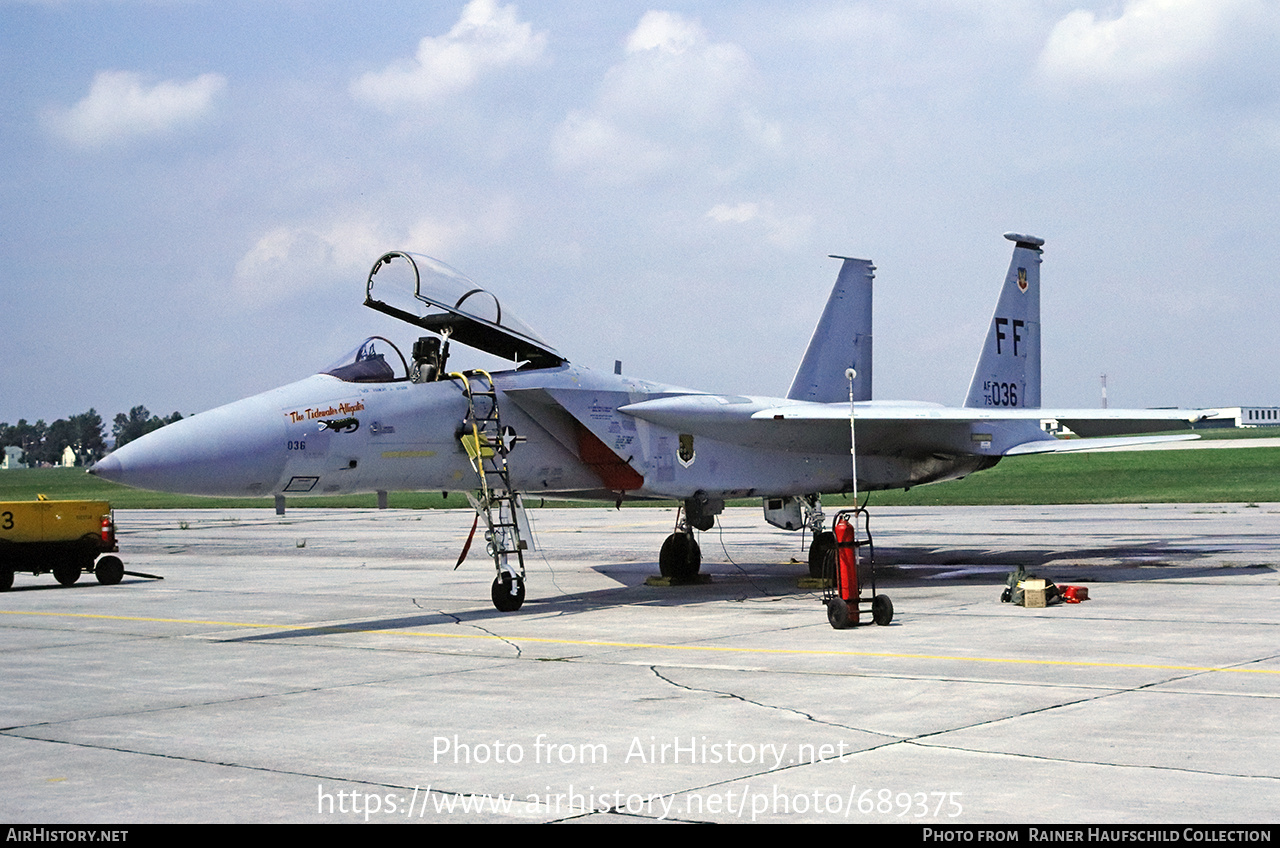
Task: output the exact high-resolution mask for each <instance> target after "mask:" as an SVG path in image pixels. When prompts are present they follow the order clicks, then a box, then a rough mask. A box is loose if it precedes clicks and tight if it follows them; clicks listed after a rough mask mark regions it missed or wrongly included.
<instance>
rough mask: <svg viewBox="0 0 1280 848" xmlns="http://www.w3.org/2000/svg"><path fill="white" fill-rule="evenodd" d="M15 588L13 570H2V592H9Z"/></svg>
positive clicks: (0, 581)
mask: <svg viewBox="0 0 1280 848" xmlns="http://www.w3.org/2000/svg"><path fill="white" fill-rule="evenodd" d="M12 588H13V569H12V568H0V592H7V591H9V590H10V589H12Z"/></svg>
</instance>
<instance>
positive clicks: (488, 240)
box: [233, 197, 516, 301]
mask: <svg viewBox="0 0 1280 848" xmlns="http://www.w3.org/2000/svg"><path fill="white" fill-rule="evenodd" d="M515 214H516V210H515V205H514V203H513V201H512V200H511V199H510V198H508V197H499V198H497V199H495V200H493V201H492V202H491V203H489V204H488V206H487V207H485V208H482V209H480V210H478V211H477V212H476V213H475V214H474V215H473V216H472V217H470V218H465V219H464V218H455V219H449V220H446V219H442V218H436V217H431V216H424V217H421V218H418V219H417V220H415V221H411V222H409V223H407V224H405V225H387V224H383V223H379V222H377V221H376V220H375V218H374V216H373V215H371V214H360V213H357V214H354V215H351V216H349V217H347V218H340V219H335V220H331V221H328V222H323V223H314V224H305V225H291V226H279V227H275V228H273V229H271V230H269V231H267V232H266V233H264V234H263V235H262V236H261V237H260V238H259V239H258V241H257V243H255V244H254V246H253V247H252V248H250V249H249V251H248V252H247V253H245V254H244V256H242V257H241V258H240V260H239V261H238V262H237V263H236V267H235V274H234V277H233V279H234V288H235V290H236V292H237V293H238V294H239V295H240V296H241V297H243V298H244V299H245V300H247V301H262V300H268V301H269V300H276V299H279V298H283V297H285V296H287V295H291V294H305V293H319V292H322V291H324V290H326V289H330V288H338V287H343V286H346V287H350V286H353V285H357V284H359V283H362V282H363V281H364V279H365V276H366V275H367V274H368V272H369V269H370V268H371V267H372V266H373V263H374V260H376V259H377V258H378V257H379V256H381V255H382V254H384V253H386V252H387V251H388V250H411V251H414V252H415V253H426V254H429V255H431V256H436V257H439V258H441V259H443V260H446V261H447V260H448V259H449V258H450V257H451V255H452V254H453V253H454V252H455V251H457V250H459V249H461V248H462V247H465V246H467V245H471V244H494V243H497V242H500V241H502V240H503V239H505V238H506V237H507V236H508V234H509V232H510V229H511V226H512V222H513V219H514V218H515Z"/></svg>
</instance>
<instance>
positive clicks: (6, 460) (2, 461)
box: [0, 445, 27, 469]
mask: <svg viewBox="0 0 1280 848" xmlns="http://www.w3.org/2000/svg"><path fill="white" fill-rule="evenodd" d="M26 467H27V466H26V463H24V462H23V461H22V448H20V447H17V446H16V445H8V446H7V447H5V449H4V456H3V457H0V468H6V469H8V468H26Z"/></svg>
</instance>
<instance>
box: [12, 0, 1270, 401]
mask: <svg viewBox="0 0 1280 848" xmlns="http://www.w3.org/2000/svg"><path fill="white" fill-rule="evenodd" d="M1278 83H1280V4H1277V3H1273V2H1265V0H1127V2H1087V0H1063V2H1057V0H1045V2H1022V1H1021V0H987V1H986V2H982V1H981V0H970V1H969V2H961V0H933V1H932V2H894V3H890V2H848V3H830V2H810V3H805V2H793V3H751V2H732V3H717V2H701V3H668V4H663V5H648V4H644V3H628V2H613V3H608V4H583V3H569V2H520V3H516V4H506V3H502V2H497V0H475V2H472V3H460V2H459V3H445V2H440V3H395V2H385V3H379V2H370V3H367V4H360V5H359V6H353V5H351V4H348V3H337V2H320V0H315V2H312V1H311V0H294V2H219V3H204V2H190V3H188V2H176V1H175V2H128V0H120V1H119V2H73V0H66V2H41V3H18V2H0V90H2V91H4V92H5V94H4V96H3V98H0V149H2V150H3V154H4V155H3V156H2V157H0V184H2V185H3V191H2V192H0V294H2V295H3V299H2V300H0V354H2V355H3V359H4V363H5V364H4V371H3V377H0V421H8V422H10V423H13V422H15V421H16V420H17V419H18V418H21V417H25V418H28V419H30V420H34V419H36V418H43V419H45V420H46V421H52V420H53V419H55V418H59V417H65V416H68V415H71V414H74V413H78V412H81V411H83V410H85V409H87V408H89V407H91V406H92V407H95V408H96V409H97V410H98V411H99V412H100V413H102V414H103V415H104V416H108V417H109V416H110V415H113V414H114V413H116V412H118V411H123V410H127V409H128V408H129V407H130V406H133V405H135V404H145V405H146V406H148V407H149V408H150V409H151V410H152V411H153V412H157V413H161V414H167V413H169V412H171V411H174V410H180V411H182V412H183V413H184V414H189V413H192V412H197V411H199V410H202V409H207V408H210V407H213V406H216V405H219V404H222V403H226V402H228V401H231V400H234V399H237V398H239V397H243V396H246V395H249V394H253V393H256V392H259V391H263V390H266V389H268V388H271V387H273V386H276V385H280V384H283V383H286V382H289V381H291V380H294V379H298V378H300V377H303V376H305V375H307V374H309V373H312V372H314V371H315V370H317V369H318V368H320V367H322V366H324V365H326V364H328V363H330V362H332V361H333V360H334V359H335V358H336V357H337V356H339V355H340V354H342V353H343V352H344V351H346V350H349V349H350V348H351V347H352V346H353V345H354V344H355V343H356V342H358V341H359V340H360V339H361V338H363V337H364V336H367V335H372V334H375V333H380V334H384V335H389V336H391V337H392V338H393V339H394V340H396V341H397V342H399V343H402V346H403V347H405V348H406V349H407V347H408V346H409V345H411V343H412V339H413V333H412V332H411V331H410V329H409V328H408V327H406V326H404V325H400V324H398V323H397V322H395V321H393V320H391V319H389V318H386V317H385V316H381V315H378V314H376V313H373V312H371V311H369V310H367V309H364V308H363V307H362V306H361V305H360V303H361V300H362V298H363V285H364V279H365V276H366V275H367V273H368V270H369V267H370V265H371V264H372V262H373V260H374V259H376V258H377V256H378V255H380V254H381V253H382V252H384V251H386V250H391V249H410V250H415V251H419V252H423V253H428V254H431V255H433V256H437V257H439V258H440V259H443V260H445V261H446V262H448V263H450V264H451V265H453V266H455V267H457V268H459V269H461V270H463V271H464V272H466V273H467V274H469V275H470V276H471V277H473V278H474V279H476V280H477V281H480V282H481V283H483V284H484V285H486V286H488V287H489V288H491V289H494V290H495V291H497V292H499V294H500V295H501V296H502V298H503V300H504V303H506V304H507V306H508V308H510V309H513V310H515V311H516V312H517V313H518V314H519V315H520V316H521V317H522V318H523V319H524V320H525V321H526V322H527V323H528V324H530V325H532V326H533V327H534V328H535V329H537V330H538V331H539V332H540V334H541V335H542V336H544V337H545V338H547V339H548V340H549V341H550V342H551V343H552V344H554V345H555V346H556V347H557V348H558V349H559V350H560V351H561V352H562V353H564V354H566V355H567V356H569V358H570V359H571V360H573V361H575V362H578V363H580V364H583V365H587V366H590V367H599V368H604V369H609V368H612V365H613V361H614V360H615V359H621V360H623V363H624V368H625V370H626V371H627V373H630V374H633V375H637V376H643V377H648V378H651V379H655V380H660V381H664V382H671V383H676V384H680V385H686V386H691V387H694V388H700V389H707V390H712V391H723V392H736V393H749V394H775V395H780V394H784V393H785V391H786V388H787V386H788V384H789V382H790V378H791V376H792V374H793V372H794V370H795V367H796V365H797V364H798V362H799V359H800V356H801V354H802V352H803V348H804V345H805V343H806V342H807V340H808V337H809V333H810V332H811V330H812V327H813V324H814V322H815V321H816V320H817V317H818V315H819V314H820V312H821V310H822V306H823V304H824V302H825V299H826V296H827V293H828V291H829V289H830V286H831V284H832V282H833V281H834V278H835V273H836V270H837V263H836V262H835V261H834V260H831V259H828V258H826V257H827V255H828V254H833V253H834V254H843V255H851V256H860V257H866V258H871V259H873V260H874V261H875V263H876V265H877V268H878V271H877V278H876V293H875V350H876V364H875V395H876V397H878V398H886V399H887V398H909V399H920V400H931V401H938V402H943V403H950V404H958V403H960V402H961V401H962V400H963V397H964V392H965V389H966V388H967V384H968V380H969V377H970V375H971V372H972V368H973V363H974V361H975V360H976V357H977V353H978V346H979V344H980V341H981V338H982V336H983V333H984V331H985V327H986V324H987V322H988V321H989V319H990V314H991V309H992V307H993V306H994V303H995V298H996V294H997V289H998V286H999V282H1000V280H1001V279H1002V277H1003V274H1004V271H1005V268H1006V266H1007V264H1008V259H1009V248H1010V245H1009V243H1008V242H1006V241H1005V240H1004V239H1002V238H1001V237H1000V236H1001V233H1003V232H1005V231H1007V230H1015V231H1019V232H1025V233H1031V234H1035V235H1038V236H1041V237H1043V238H1045V239H1046V241H1047V243H1046V246H1045V256H1044V265H1043V269H1042V277H1043V296H1042V310H1043V315H1042V319H1043V339H1044V351H1043V359H1044V391H1043V399H1044V403H1045V405H1046V406H1048V405H1056V406H1096V405H1098V403H1099V375H1100V374H1102V373H1106V374H1107V375H1108V393H1109V399H1110V402H1111V405H1112V406H1113V407H1115V406H1134V407H1142V406H1168V405H1183V406H1211V405H1225V404H1238V403H1245V404H1277V403H1280V386H1277V384H1276V380H1275V378H1274V363H1276V362H1277V360H1278V358H1280V357H1278V354H1280V350H1278V345H1277V342H1276V338H1275V336H1276V325H1277V321H1276V316H1277V307H1278V306H1280V286H1278V285H1277V281H1276V273H1277V270H1276V269H1277V261H1276V260H1277V253H1278V252H1280V248H1278V247H1277V240H1276V237H1275V236H1276V232H1275V231H1276V229H1277V222H1278V221H1280V184H1278V183H1280V167H1278V166H1280V84H1278ZM455 357H459V358H455V360H454V363H455V364H456V365H459V366H465V365H466V364H467V362H466V358H465V354H464V353H463V352H461V351H460V352H458V353H456V354H455Z"/></svg>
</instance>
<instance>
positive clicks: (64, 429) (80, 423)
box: [0, 406, 182, 467]
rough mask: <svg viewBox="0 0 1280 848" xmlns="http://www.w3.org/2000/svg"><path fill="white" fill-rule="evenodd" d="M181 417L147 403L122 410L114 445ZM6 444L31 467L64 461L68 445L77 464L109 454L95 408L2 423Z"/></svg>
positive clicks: (1, 443) (0, 435)
mask: <svg viewBox="0 0 1280 848" xmlns="http://www.w3.org/2000/svg"><path fill="white" fill-rule="evenodd" d="M181 419H182V415H181V413H178V412H174V413H173V414H172V415H169V416H167V417H162V416H157V415H152V414H151V412H150V411H148V409H147V408H146V407H145V406H135V407H134V408H133V409H131V410H129V413H128V414H127V415H126V414H125V413H123V412H121V413H118V414H117V415H116V417H115V419H114V420H113V421H112V424H111V435H112V437H113V438H114V440H115V445H114V446H115V447H117V448H118V447H120V446H121V445H126V444H128V443H129V442H131V441H133V440H134V439H136V438H138V437H139V436H143V435H146V434H147V433H150V432H151V431H152V430H159V429H160V428H161V427H163V426H164V425H166V424H172V423H173V422H174V421H179V420H181ZM6 447H17V448H19V449H21V451H22V454H21V456H20V457H19V462H22V463H23V464H25V465H28V466H31V467H35V466H38V465H44V464H48V465H56V464H58V463H61V462H62V455H63V453H64V452H65V451H66V449H67V448H68V447H69V448H71V450H72V451H74V452H75V455H76V465H91V464H93V463H94V462H96V461H98V460H99V459H102V457H103V456H105V455H106V453H107V439H106V428H105V425H104V424H103V423H102V416H100V415H98V413H97V411H96V410H94V409H90V410H89V411H88V412H82V413H80V414H79V415H72V416H71V417H70V418H59V419H58V420H57V421H54V422H53V423H52V424H45V423H44V421H43V420H40V421H36V422H35V423H34V424H31V423H28V421H27V420H26V419H25V418H21V419H19V420H18V423H17V424H8V423H4V422H0V448H6Z"/></svg>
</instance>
